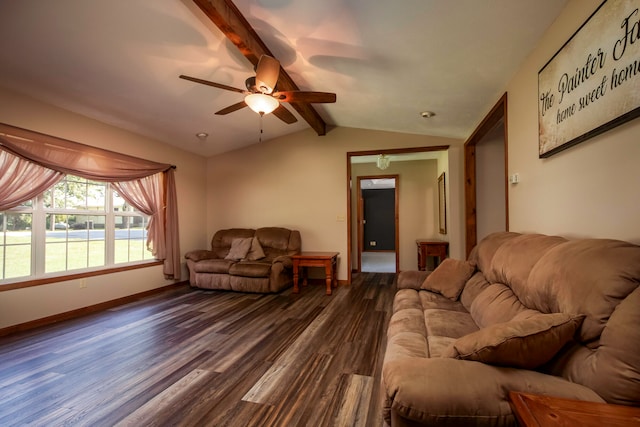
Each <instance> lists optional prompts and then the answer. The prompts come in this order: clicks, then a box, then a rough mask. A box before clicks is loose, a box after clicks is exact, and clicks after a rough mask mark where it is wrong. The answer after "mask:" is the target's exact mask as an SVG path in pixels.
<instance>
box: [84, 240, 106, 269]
mask: <svg viewBox="0 0 640 427" xmlns="http://www.w3.org/2000/svg"><path fill="white" fill-rule="evenodd" d="M104 257H105V243H104V240H91V241H90V242H89V265H87V267H100V266H103V265H104V264H105V260H104Z"/></svg>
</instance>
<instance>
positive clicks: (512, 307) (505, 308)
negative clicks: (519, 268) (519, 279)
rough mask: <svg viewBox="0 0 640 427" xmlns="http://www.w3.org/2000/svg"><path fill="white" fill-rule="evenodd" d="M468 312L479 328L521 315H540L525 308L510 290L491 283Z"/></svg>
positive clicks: (504, 286) (507, 320)
mask: <svg viewBox="0 0 640 427" xmlns="http://www.w3.org/2000/svg"><path fill="white" fill-rule="evenodd" d="M469 312H470V313H471V317H473V320H474V321H475V322H476V323H477V324H478V326H479V327H481V328H486V327H487V326H491V325H495V324H497V323H504V322H509V321H510V320H514V318H515V317H516V316H518V315H521V313H525V312H526V313H530V314H538V313H540V312H539V311H537V310H531V309H529V308H527V307H525V306H524V305H523V304H522V303H521V302H520V300H519V299H518V297H516V295H515V294H514V293H513V291H512V290H511V288H509V287H508V286H506V285H503V284H502V283H493V284H491V285H488V286H487V287H486V288H484V290H483V291H482V292H480V294H479V295H478V296H477V297H476V299H474V300H473V303H471V308H470V310H469ZM520 319H523V318H522V317H521V318H520Z"/></svg>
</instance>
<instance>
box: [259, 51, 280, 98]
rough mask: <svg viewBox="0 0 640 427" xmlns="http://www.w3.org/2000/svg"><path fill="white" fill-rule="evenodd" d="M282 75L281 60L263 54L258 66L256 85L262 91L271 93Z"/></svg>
mask: <svg viewBox="0 0 640 427" xmlns="http://www.w3.org/2000/svg"><path fill="white" fill-rule="evenodd" d="M278 76H280V61H278V60H277V59H275V58H272V57H270V56H268V55H262V56H261V57H260V61H258V66H257V67H256V86H257V87H258V89H259V90H260V91H261V92H262V93H267V94H269V93H271V92H273V90H274V89H275V88H276V83H278Z"/></svg>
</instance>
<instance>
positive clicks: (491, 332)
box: [442, 313, 584, 369]
mask: <svg viewBox="0 0 640 427" xmlns="http://www.w3.org/2000/svg"><path fill="white" fill-rule="evenodd" d="M583 319H584V316H582V315H570V314H565V313H552V314H539V315H537V316H534V317H530V318H528V319H526V320H518V321H512V322H506V323H499V324H495V325H493V326H489V327H487V328H484V329H480V330H479V331H477V332H474V333H471V334H469V335H465V336H463V337H461V338H459V339H457V340H456V341H455V342H453V343H452V344H451V345H450V346H449V348H447V349H446V350H445V351H444V352H443V354H442V356H443V357H450V358H455V359H463V360H475V361H478V362H483V363H489V364H492V365H502V366H512V367H519V368H525V369H534V368H536V367H538V366H540V365H543V364H544V363H546V362H548V361H549V360H551V358H553V356H555V354H556V353H557V352H558V351H559V350H560V349H561V348H562V347H563V346H564V345H565V344H567V343H568V342H569V341H570V340H571V339H572V338H573V335H574V333H575V331H576V329H578V327H579V326H580V324H581V323H582V320H583Z"/></svg>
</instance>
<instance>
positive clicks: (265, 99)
mask: <svg viewBox="0 0 640 427" xmlns="http://www.w3.org/2000/svg"><path fill="white" fill-rule="evenodd" d="M244 102H245V103H246V104H247V105H248V106H249V108H251V109H252V110H253V111H255V112H256V113H258V114H269V113H271V112H272V111H273V110H275V109H276V108H278V106H279V105H280V102H279V101H278V100H277V99H275V98H274V97H273V96H269V95H265V94H263V93H251V94H249V95H247V96H246V97H245V98H244Z"/></svg>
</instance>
